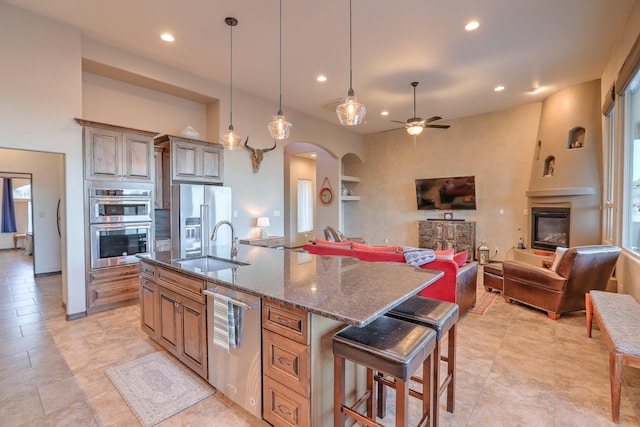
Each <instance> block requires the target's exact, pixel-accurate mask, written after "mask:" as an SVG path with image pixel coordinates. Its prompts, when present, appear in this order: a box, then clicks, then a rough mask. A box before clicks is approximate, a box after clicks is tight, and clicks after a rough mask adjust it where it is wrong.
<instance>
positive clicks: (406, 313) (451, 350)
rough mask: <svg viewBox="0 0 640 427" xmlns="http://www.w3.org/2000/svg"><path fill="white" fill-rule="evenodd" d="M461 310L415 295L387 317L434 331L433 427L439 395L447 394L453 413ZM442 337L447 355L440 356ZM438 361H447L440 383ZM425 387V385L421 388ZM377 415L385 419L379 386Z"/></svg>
mask: <svg viewBox="0 0 640 427" xmlns="http://www.w3.org/2000/svg"><path fill="white" fill-rule="evenodd" d="M459 311H460V309H459V308H458V304H454V303H451V302H447V301H440V300H437V299H432V298H424V297H420V296H414V297H411V298H409V299H408V300H407V301H405V302H403V303H401V304H398V305H397V306H395V307H394V308H393V309H391V310H390V311H389V312H388V313H387V314H386V315H387V316H390V317H393V318H396V319H401V320H405V321H407V322H412V323H415V324H418V325H421V326H426V327H428V328H431V329H433V330H434V331H435V332H436V334H437V335H436V337H437V340H436V348H435V352H434V354H435V362H434V369H433V391H432V393H433V402H434V410H433V417H432V418H433V423H434V424H433V425H434V426H436V427H437V426H438V410H439V408H440V395H441V394H442V393H444V391H445V390H446V391H447V411H448V412H451V413H453V411H454V409H455V383H456V323H457V322H458V316H459ZM445 334H449V335H448V342H449V343H448V346H447V347H448V350H447V356H443V355H442V354H441V352H442V348H441V345H440V341H441V340H442V337H443V336H444V335H445ZM440 360H444V361H446V362H447V375H446V377H445V378H444V380H443V381H442V383H440V362H439V361H440ZM411 379H412V380H414V381H416V382H422V381H421V380H420V378H418V377H412V378H411ZM423 387H424V385H423ZM378 392H379V395H380V396H379V402H380V403H379V405H378V416H380V417H384V403H385V402H384V397H385V394H384V385H383V384H381V386H380V387H379V390H378Z"/></svg>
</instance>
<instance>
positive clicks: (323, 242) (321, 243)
mask: <svg viewBox="0 0 640 427" xmlns="http://www.w3.org/2000/svg"><path fill="white" fill-rule="evenodd" d="M316 245H318V246H341V247H344V248H345V249H351V242H332V241H331V240H324V239H320V238H317V237H316Z"/></svg>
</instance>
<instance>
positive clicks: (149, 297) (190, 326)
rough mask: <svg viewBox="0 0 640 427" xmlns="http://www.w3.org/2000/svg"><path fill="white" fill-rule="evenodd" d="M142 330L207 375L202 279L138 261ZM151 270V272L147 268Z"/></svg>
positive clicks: (205, 310)
mask: <svg viewBox="0 0 640 427" xmlns="http://www.w3.org/2000/svg"><path fill="white" fill-rule="evenodd" d="M140 264H141V274H140V295H141V297H140V317H141V326H142V330H143V331H145V332H146V333H147V334H148V335H149V336H150V337H151V338H152V339H153V340H154V341H156V342H158V343H159V344H160V345H162V346H163V347H164V348H165V349H167V351H169V352H170V353H171V354H173V355H174V356H176V357H177V358H178V359H179V360H180V361H182V362H183V363H184V364H185V365H187V366H188V367H189V368H191V369H192V370H193V371H194V372H196V373H197V374H198V375H200V376H201V377H203V378H205V379H207V376H208V358H207V308H206V303H205V297H204V295H202V289H203V288H204V281H202V280H198V279H195V278H191V277H188V276H185V275H181V274H179V273H176V272H174V271H172V270H168V269H165V268H162V267H157V268H156V267H154V266H153V265H152V264H151V263H148V262H145V261H141V262H140ZM152 269H153V270H154V274H153V275H151V274H150V271H151V270H152Z"/></svg>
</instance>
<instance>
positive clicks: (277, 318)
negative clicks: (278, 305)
mask: <svg viewBox="0 0 640 427" xmlns="http://www.w3.org/2000/svg"><path fill="white" fill-rule="evenodd" d="M276 320H277V321H278V322H280V323H282V324H283V325H287V326H291V320H289V319H283V318H282V317H280V316H278V315H277V314H276Z"/></svg>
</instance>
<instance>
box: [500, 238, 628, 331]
mask: <svg viewBox="0 0 640 427" xmlns="http://www.w3.org/2000/svg"><path fill="white" fill-rule="evenodd" d="M619 255H620V248H618V247H616V246H608V245H593V246H576V247H573V248H570V249H569V250H568V251H567V252H566V253H565V254H564V255H563V257H562V259H561V260H560V263H559V264H558V267H557V268H556V271H552V270H550V269H547V268H544V267H537V266H534V265H531V264H527V263H524V262H520V261H505V262H504V263H503V264H502V270H503V276H504V288H503V296H504V299H505V301H506V302H511V301H512V300H515V301H519V302H521V303H523V304H526V305H529V306H532V307H536V308H539V309H541V310H544V311H546V312H547V313H548V315H549V317H550V318H552V319H553V320H557V319H558V318H559V317H560V315H561V314H562V313H568V312H571V311H578V310H584V309H585V304H584V295H585V293H587V292H589V291H590V290H594V289H595V290H600V291H602V290H605V288H606V286H607V282H608V281H609V279H610V278H611V274H612V273H613V269H614V268H615V265H616V261H617V259H618V256H619Z"/></svg>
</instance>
